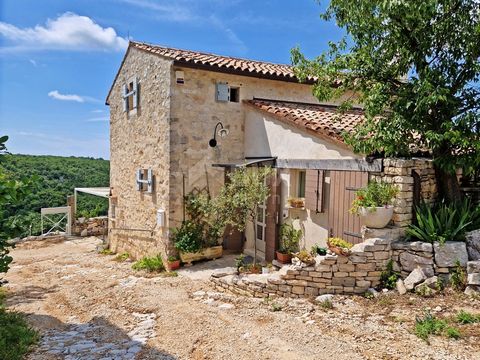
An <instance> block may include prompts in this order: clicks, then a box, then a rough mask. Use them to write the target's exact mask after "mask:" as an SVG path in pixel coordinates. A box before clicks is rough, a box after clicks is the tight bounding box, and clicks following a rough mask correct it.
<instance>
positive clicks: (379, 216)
mask: <svg viewBox="0 0 480 360" xmlns="http://www.w3.org/2000/svg"><path fill="white" fill-rule="evenodd" d="M359 215H360V221H361V222H362V224H363V225H365V226H366V227H369V228H373V229H383V228H384V227H385V226H387V225H388V223H389V222H390V220H392V217H393V206H391V205H387V206H381V207H376V208H363V207H362V208H360V209H359Z"/></svg>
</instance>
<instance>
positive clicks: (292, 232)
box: [279, 223, 302, 254]
mask: <svg viewBox="0 0 480 360" xmlns="http://www.w3.org/2000/svg"><path fill="white" fill-rule="evenodd" d="M301 238H302V230H297V229H295V228H294V227H293V226H292V225H290V224H287V223H284V224H282V226H280V249H279V251H280V252H281V253H284V254H291V253H294V252H297V251H298V246H299V243H300V239H301Z"/></svg>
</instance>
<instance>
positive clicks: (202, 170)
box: [107, 41, 435, 261]
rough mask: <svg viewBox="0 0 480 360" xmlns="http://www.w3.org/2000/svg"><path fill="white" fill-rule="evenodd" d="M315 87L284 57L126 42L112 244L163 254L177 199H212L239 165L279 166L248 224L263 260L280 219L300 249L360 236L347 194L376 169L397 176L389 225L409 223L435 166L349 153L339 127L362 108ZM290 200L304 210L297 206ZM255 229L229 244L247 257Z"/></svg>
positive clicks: (117, 108)
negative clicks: (343, 105)
mask: <svg viewBox="0 0 480 360" xmlns="http://www.w3.org/2000/svg"><path fill="white" fill-rule="evenodd" d="M311 86H312V83H311V82H307V83H302V84H301V83H299V82H298V80H297V78H296V77H295V75H294V73H293V70H292V68H291V67H290V66H288V65H280V64H272V63H267V62H260V61H253V60H246V59H239V58H232V57H227V56H219V55H214V54H206V53H201V52H194V51H187V50H179V49H173V48H166V47H161V46H155V45H149V44H145V43H139V42H133V41H132V42H130V44H129V47H128V49H127V52H126V54H125V57H124V59H123V61H122V64H121V66H120V69H119V70H118V73H117V75H116V77H115V80H114V82H113V85H112V87H111V89H110V92H109V94H108V97H107V105H109V106H110V144H111V145H110V146H111V175H110V186H111V197H110V210H109V217H110V221H109V240H110V245H111V247H112V248H113V249H114V250H116V251H128V252H129V253H130V254H132V255H133V256H135V257H140V256H144V255H146V254H150V255H152V254H156V253H159V252H161V253H164V252H165V251H167V249H168V248H169V247H171V244H170V242H169V229H171V228H172V227H176V226H178V225H179V224H180V223H181V221H182V220H183V219H184V217H185V212H184V206H183V196H184V195H185V194H187V193H188V192H190V191H209V192H210V194H212V195H215V194H216V193H217V192H218V189H219V188H220V186H221V185H222V184H223V182H224V179H225V174H226V173H227V172H228V171H232V170H233V169H234V168H235V167H238V166H263V165H269V166H273V167H274V168H275V173H274V176H272V179H271V181H270V184H269V185H270V187H271V195H270V197H269V199H268V200H267V202H266V204H265V205H264V206H263V207H261V211H260V213H259V216H258V218H257V221H256V224H255V225H256V226H257V229H258V231H257V233H258V236H257V239H256V242H257V249H259V253H258V254H259V256H260V257H261V258H265V259H266V260H267V261H270V260H272V259H273V258H274V252H275V250H276V249H277V248H278V228H279V224H280V223H282V222H283V221H292V222H294V224H295V226H298V227H301V228H302V230H303V233H304V239H303V243H302V246H305V247H306V248H307V249H309V248H310V247H311V246H312V245H313V244H319V245H324V244H325V241H326V239H327V238H328V237H329V236H340V237H343V238H345V239H347V240H349V241H352V242H354V243H358V242H361V241H362V235H361V234H360V225H361V224H360V222H359V219H358V218H357V217H355V216H353V215H351V214H349V212H348V209H349V207H350V203H351V201H352V200H353V195H354V190H355V189H357V188H359V187H361V186H364V185H366V184H367V182H368V180H369V179H371V178H374V177H381V178H384V179H387V180H388V181H392V182H395V183H397V184H399V186H400V189H401V192H400V194H399V196H398V199H397V203H396V207H395V210H394V212H395V215H394V219H393V220H394V225H397V226H399V227H402V226H406V225H408V224H409V223H410V221H411V219H412V206H413V203H414V201H416V200H419V198H420V197H423V198H426V199H427V200H428V199H432V198H433V197H434V195H435V183H434V172H433V168H432V165H431V163H430V162H429V161H428V160H422V159H417V160H394V159H386V160H382V159H375V160H369V161H367V159H365V158H363V157H362V156H360V155H358V154H354V153H353V152H352V150H351V149H350V148H349V147H348V146H347V145H346V144H344V142H343V140H342V133H343V132H344V131H349V130H351V129H352V128H353V127H354V126H355V125H356V124H357V123H358V122H360V121H362V118H363V115H362V111H361V109H360V108H354V109H353V110H352V111H350V112H348V113H346V114H343V115H338V114H337V113H336V106H335V104H320V103H319V102H318V101H317V99H316V98H314V97H313V96H312V91H311V90H312V89H311ZM222 129H226V130H227V131H225V130H222ZM219 130H220V131H219ZM212 138H215V140H216V145H215V146H211V145H213V144H212V143H210V140H211V139H212ZM291 197H295V198H302V199H304V200H305V206H304V207H301V208H292V207H291V206H289V205H288V199H289V198H291ZM252 233H253V231H252ZM245 235H246V236H245ZM252 235H253V234H250V233H249V232H248V231H247V233H246V234H235V233H234V234H232V235H225V238H224V239H223V241H224V242H223V243H224V247H225V248H227V249H236V250H239V249H243V250H244V251H245V252H246V253H251V252H252V250H253V247H254V244H253V236H252ZM245 239H246V240H245Z"/></svg>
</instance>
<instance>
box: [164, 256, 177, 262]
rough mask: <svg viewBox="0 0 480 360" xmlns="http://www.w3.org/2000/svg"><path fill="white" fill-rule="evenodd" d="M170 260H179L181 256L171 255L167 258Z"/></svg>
mask: <svg viewBox="0 0 480 360" xmlns="http://www.w3.org/2000/svg"><path fill="white" fill-rule="evenodd" d="M167 260H168V262H174V261H177V260H179V257H178V256H172V255H170V256H169V257H168V258H167Z"/></svg>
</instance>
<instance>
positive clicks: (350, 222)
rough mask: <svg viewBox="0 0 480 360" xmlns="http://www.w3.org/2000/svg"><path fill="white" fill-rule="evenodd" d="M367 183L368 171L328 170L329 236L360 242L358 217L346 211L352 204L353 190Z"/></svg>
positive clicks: (355, 242)
mask: <svg viewBox="0 0 480 360" xmlns="http://www.w3.org/2000/svg"><path fill="white" fill-rule="evenodd" d="M367 184H368V173H367V172H361V171H330V196H329V197H330V199H329V206H328V224H329V227H330V236H332V237H340V238H342V239H344V240H347V241H348V242H351V243H353V244H357V243H360V242H362V235H361V231H360V230H361V224H360V218H359V217H358V216H357V215H352V214H350V212H349V211H348V210H349V209H350V207H351V206H352V201H353V199H354V196H355V190H357V189H359V188H361V187H364V186H366V185H367Z"/></svg>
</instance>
